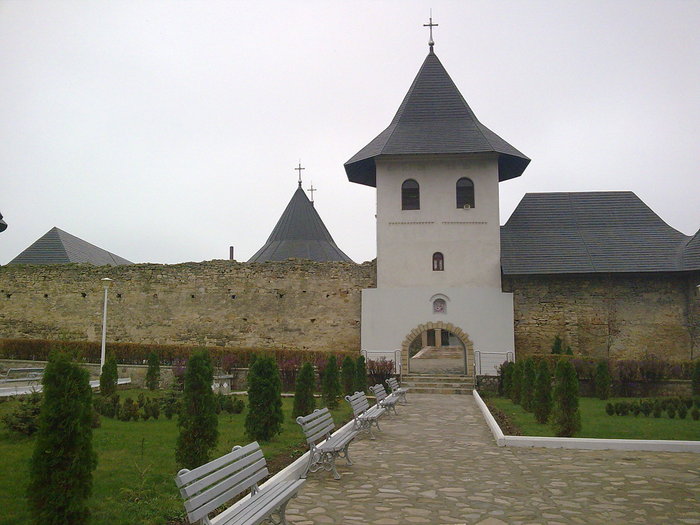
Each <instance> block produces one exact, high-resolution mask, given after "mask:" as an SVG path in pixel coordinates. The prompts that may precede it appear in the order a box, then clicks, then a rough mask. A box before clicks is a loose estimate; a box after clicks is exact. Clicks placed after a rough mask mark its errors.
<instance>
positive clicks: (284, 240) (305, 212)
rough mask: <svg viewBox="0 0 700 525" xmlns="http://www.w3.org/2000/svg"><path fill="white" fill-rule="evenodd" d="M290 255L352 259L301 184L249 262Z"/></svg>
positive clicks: (283, 257)
mask: <svg viewBox="0 0 700 525" xmlns="http://www.w3.org/2000/svg"><path fill="white" fill-rule="evenodd" d="M291 257H295V258H297V259H310V260H312V261H319V262H321V261H345V262H352V260H351V259H350V257H348V256H347V255H345V254H344V253H343V252H342V251H341V249H340V248H338V247H337V246H336V244H335V242H334V241H333V237H331V234H330V233H328V230H327V229H326V226H325V225H324V224H323V221H322V220H321V217H320V216H319V215H318V213H317V212H316V209H315V208H314V206H313V204H312V203H311V201H310V200H309V199H308V197H307V196H306V194H305V193H304V190H302V189H301V186H300V187H299V188H297V191H295V192H294V195H293V196H292V199H291V200H290V201H289V204H287V208H286V209H285V210H284V213H283V214H282V216H281V217H280V220H279V221H277V225H276V226H275V228H274V229H273V230H272V233H271V234H270V237H269V238H268V239H267V242H266V243H265V245H264V246H263V247H262V248H260V249H259V250H258V251H257V252H256V254H255V255H253V256H252V257H251V258H250V259H249V260H248V262H266V261H284V260H287V259H289V258H291Z"/></svg>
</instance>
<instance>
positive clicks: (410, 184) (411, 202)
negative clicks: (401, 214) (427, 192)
mask: <svg viewBox="0 0 700 525" xmlns="http://www.w3.org/2000/svg"><path fill="white" fill-rule="evenodd" d="M401 209H402V210H420V186H418V183H417V182H416V181H415V180H413V179H408V180H405V181H404V183H403V184H402V185H401Z"/></svg>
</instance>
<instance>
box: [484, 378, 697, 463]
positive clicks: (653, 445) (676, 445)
mask: <svg viewBox="0 0 700 525" xmlns="http://www.w3.org/2000/svg"><path fill="white" fill-rule="evenodd" d="M472 395H473V396H474V400H475V401H476V404H477V406H478V407H479V408H480V409H481V413H482V414H483V415H484V419H485V420H486V424H487V425H488V426H489V429H491V433H492V434H493V437H494V438H495V439H496V444H497V445H498V446H499V447H545V448H571V449H581V450H641V451H645V450H646V451H653V452H695V453H697V454H700V441H676V440H673V439H597V438H565V437H539V436H504V435H503V432H502V431H501V427H499V426H498V423H496V420H495V419H494V418H493V416H492V415H491V412H490V411H489V409H488V407H487V406H486V403H484V401H483V400H482V399H481V396H480V395H479V393H478V392H477V391H476V390H474V392H473V394H472Z"/></svg>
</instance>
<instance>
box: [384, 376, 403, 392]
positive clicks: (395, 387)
mask: <svg viewBox="0 0 700 525" xmlns="http://www.w3.org/2000/svg"><path fill="white" fill-rule="evenodd" d="M386 382H387V384H388V385H389V388H391V391H392V392H396V391H397V390H399V389H400V388H401V385H400V384H399V382H398V380H397V379H396V378H395V377H390V378H389V379H387V380H386Z"/></svg>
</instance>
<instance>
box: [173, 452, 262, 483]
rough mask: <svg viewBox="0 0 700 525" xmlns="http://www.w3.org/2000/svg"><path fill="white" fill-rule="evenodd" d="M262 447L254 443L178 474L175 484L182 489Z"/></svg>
mask: <svg viewBox="0 0 700 525" xmlns="http://www.w3.org/2000/svg"><path fill="white" fill-rule="evenodd" d="M259 448H260V445H258V442H257V441H253V442H252V443H248V444H247V445H246V446H244V447H241V448H239V449H236V450H234V451H232V452H229V453H228V454H226V455H224V456H221V457H220V458H217V459H214V460H212V461H210V462H209V463H205V464H204V465H201V466H199V467H197V468H194V469H192V470H190V471H189V472H184V473H182V474H178V475H177V477H176V478H175V483H177V486H178V487H182V486H183V485H188V484H190V483H191V482H193V481H194V480H196V479H199V478H200V477H202V476H205V475H207V474H208V473H209V472H211V471H212V470H216V469H218V468H221V467H222V466H224V465H226V464H228V463H231V462H232V461H236V459H238V458H240V457H242V456H245V455H246V454H250V453H251V452H252V451H253V450H255V449H259Z"/></svg>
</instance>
